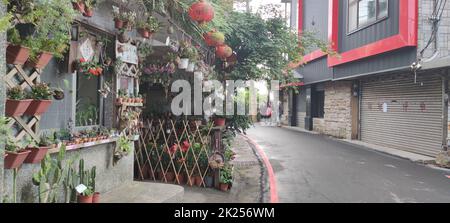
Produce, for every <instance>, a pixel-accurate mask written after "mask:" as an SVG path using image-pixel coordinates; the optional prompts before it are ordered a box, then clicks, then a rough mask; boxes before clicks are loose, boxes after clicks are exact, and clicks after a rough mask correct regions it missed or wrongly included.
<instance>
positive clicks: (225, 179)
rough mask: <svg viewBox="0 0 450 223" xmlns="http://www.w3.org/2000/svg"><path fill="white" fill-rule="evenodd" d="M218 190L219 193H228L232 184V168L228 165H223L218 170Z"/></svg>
mask: <svg viewBox="0 0 450 223" xmlns="http://www.w3.org/2000/svg"><path fill="white" fill-rule="evenodd" d="M219 182H220V184H219V187H220V190H221V191H224V192H226V191H228V190H229V188H230V186H231V184H232V183H233V168H232V166H230V165H225V166H224V167H223V168H222V169H221V170H220V181H219Z"/></svg>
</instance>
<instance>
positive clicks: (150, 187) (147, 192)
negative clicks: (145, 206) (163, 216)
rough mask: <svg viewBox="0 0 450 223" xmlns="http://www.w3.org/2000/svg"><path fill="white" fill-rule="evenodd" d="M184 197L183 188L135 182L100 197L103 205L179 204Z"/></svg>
mask: <svg viewBox="0 0 450 223" xmlns="http://www.w3.org/2000/svg"><path fill="white" fill-rule="evenodd" d="M183 195H184V189H183V187H180V186H177V185H172V184H163V183H154V182H142V181H134V182H132V183H130V184H126V185H123V186H121V187H118V188H115V189H114V190H111V191H109V192H107V193H105V194H102V195H101V197H100V202H101V203H179V202H181V201H182V199H183Z"/></svg>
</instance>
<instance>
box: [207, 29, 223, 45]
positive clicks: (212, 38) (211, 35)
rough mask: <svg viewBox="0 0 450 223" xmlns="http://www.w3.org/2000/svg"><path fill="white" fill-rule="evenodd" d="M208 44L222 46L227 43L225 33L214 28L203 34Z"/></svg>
mask: <svg viewBox="0 0 450 223" xmlns="http://www.w3.org/2000/svg"><path fill="white" fill-rule="evenodd" d="M203 38H204V39H205V43H206V45H207V46H221V45H223V44H224V43H225V35H224V34H223V33H221V32H218V31H216V30H212V31H210V32H207V33H205V34H204V35H203Z"/></svg>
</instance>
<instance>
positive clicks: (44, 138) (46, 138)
mask: <svg viewBox="0 0 450 223" xmlns="http://www.w3.org/2000/svg"><path fill="white" fill-rule="evenodd" d="M53 144H55V137H54V136H53V135H52V134H45V133H44V134H42V135H41V136H40V137H39V146H40V147H49V146H51V145H53Z"/></svg>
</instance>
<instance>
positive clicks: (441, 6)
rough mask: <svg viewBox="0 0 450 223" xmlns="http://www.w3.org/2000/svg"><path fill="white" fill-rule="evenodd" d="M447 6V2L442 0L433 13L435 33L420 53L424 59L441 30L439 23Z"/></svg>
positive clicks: (433, 32)
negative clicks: (426, 51)
mask: <svg viewBox="0 0 450 223" xmlns="http://www.w3.org/2000/svg"><path fill="white" fill-rule="evenodd" d="M446 4H447V0H440V1H439V3H437V4H436V6H435V8H434V10H433V13H432V17H431V19H432V21H433V31H432V33H431V36H430V39H429V40H428V42H427V44H426V45H425V47H424V48H423V49H422V50H421V51H420V57H423V54H424V53H425V50H427V49H428V47H429V46H430V45H431V43H432V42H433V41H435V40H436V38H437V31H438V30H439V22H440V21H441V18H442V14H443V13H444V8H445V6H446Z"/></svg>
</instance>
